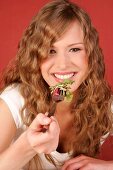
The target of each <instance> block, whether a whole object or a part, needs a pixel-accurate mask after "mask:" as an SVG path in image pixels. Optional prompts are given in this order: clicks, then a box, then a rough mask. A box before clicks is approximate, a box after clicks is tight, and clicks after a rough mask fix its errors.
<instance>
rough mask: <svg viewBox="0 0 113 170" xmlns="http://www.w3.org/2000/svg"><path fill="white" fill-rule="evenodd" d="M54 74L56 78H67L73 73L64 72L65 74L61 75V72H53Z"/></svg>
mask: <svg viewBox="0 0 113 170" xmlns="http://www.w3.org/2000/svg"><path fill="white" fill-rule="evenodd" d="M54 75H55V77H57V78H58V79H62V80H63V79H69V78H71V77H72V76H73V75H74V73H71V74H65V75H61V74H54Z"/></svg>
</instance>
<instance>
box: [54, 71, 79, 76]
mask: <svg viewBox="0 0 113 170" xmlns="http://www.w3.org/2000/svg"><path fill="white" fill-rule="evenodd" d="M72 73H74V74H75V73H76V72H75V71H71V72H54V73H52V74H53V75H55V74H59V75H67V74H72Z"/></svg>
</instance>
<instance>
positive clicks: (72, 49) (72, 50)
mask: <svg viewBox="0 0 113 170" xmlns="http://www.w3.org/2000/svg"><path fill="white" fill-rule="evenodd" d="M69 51H70V52H77V51H80V48H71V49H70V50H69Z"/></svg>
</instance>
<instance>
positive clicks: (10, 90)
mask: <svg viewBox="0 0 113 170" xmlns="http://www.w3.org/2000/svg"><path fill="white" fill-rule="evenodd" d="M0 98H2V99H3V100H4V101H5V102H6V104H7V105H8V107H9V109H10V111H11V113H12V116H13V119H14V121H15V124H16V127H17V129H18V131H17V134H16V137H15V138H17V137H18V136H19V135H20V134H21V133H22V132H23V130H24V128H25V126H24V125H23V122H22V119H21V116H20V114H21V109H22V107H23V105H24V98H23V97H22V95H21V94H20V93H19V86H14V85H12V86H9V87H7V88H6V89H5V90H4V91H3V92H2V93H1V95H0ZM38 155H39V156H40V158H41V162H43V164H42V166H43V169H44V170H56V168H55V166H54V165H53V164H51V163H50V162H49V161H48V160H47V159H46V158H45V155H44V154H38ZM51 155H52V157H53V158H55V160H58V162H60V163H61V164H62V163H63V162H64V161H66V160H68V159H69V158H70V155H69V154H68V153H59V152H57V151H54V152H52V153H51ZM58 169H59V168H57V170H58ZM23 170H24V169H23Z"/></svg>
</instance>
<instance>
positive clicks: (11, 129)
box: [0, 99, 17, 152]
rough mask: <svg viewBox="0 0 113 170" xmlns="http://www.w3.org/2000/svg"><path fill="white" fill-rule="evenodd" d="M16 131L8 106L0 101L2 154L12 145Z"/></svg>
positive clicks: (0, 148) (0, 147)
mask: <svg viewBox="0 0 113 170" xmlns="http://www.w3.org/2000/svg"><path fill="white" fill-rule="evenodd" d="M16 130H17V128H16V124H15V122H14V119H13V117H12V114H11V112H10V110H9V108H8V106H7V104H6V103H5V101H3V100H2V99H0V152H2V151H3V150H5V149H6V148H7V147H8V146H9V145H10V144H11V142H12V139H13V137H14V136H15V134H16Z"/></svg>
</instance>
